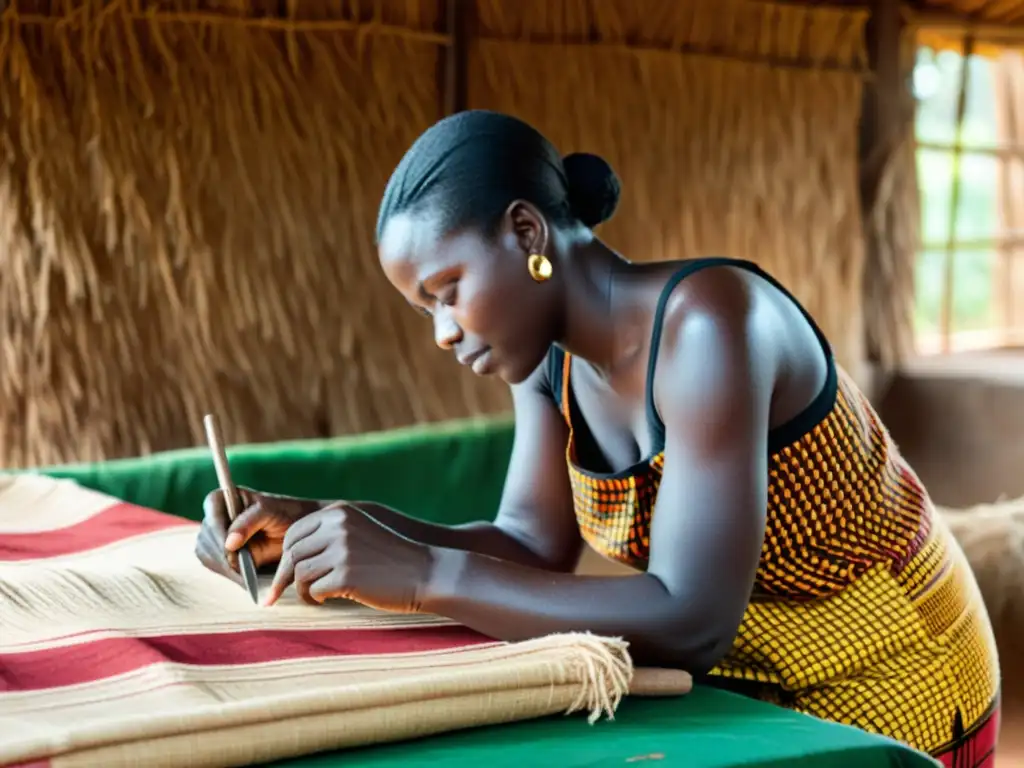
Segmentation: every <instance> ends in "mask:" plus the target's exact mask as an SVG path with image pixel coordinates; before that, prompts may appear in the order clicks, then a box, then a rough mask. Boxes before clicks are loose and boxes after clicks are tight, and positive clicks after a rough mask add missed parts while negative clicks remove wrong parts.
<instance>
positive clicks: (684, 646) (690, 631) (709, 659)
mask: <svg viewBox="0 0 1024 768" xmlns="http://www.w3.org/2000/svg"><path fill="white" fill-rule="evenodd" d="M693 626H694V625H692V624H690V625H688V626H687V627H680V626H679V625H678V623H675V624H669V625H666V626H664V627H661V628H659V629H657V630H655V631H654V632H651V633H649V634H647V636H646V637H644V638H642V639H640V638H638V640H639V642H634V643H633V645H634V646H635V650H634V661H636V662H637V663H638V664H642V665H644V666H659V667H667V668H670V669H682V670H684V671H686V672H689V673H690V674H691V675H694V676H700V675H705V674H707V673H708V672H710V671H711V670H712V669H714V668H715V667H716V666H718V663H719V662H720V661H721V660H722V659H723V658H725V656H726V654H728V653H729V651H730V650H731V649H732V646H733V641H734V639H735V636H736V630H735V629H733V630H731V631H730V630H722V631H718V630H704V631H701V630H696V631H695V630H694V628H693Z"/></svg>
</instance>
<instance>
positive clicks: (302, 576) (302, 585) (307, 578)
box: [295, 550, 337, 605]
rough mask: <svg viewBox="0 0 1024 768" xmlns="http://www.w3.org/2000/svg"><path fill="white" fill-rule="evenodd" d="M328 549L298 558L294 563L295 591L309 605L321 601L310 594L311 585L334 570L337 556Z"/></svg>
mask: <svg viewBox="0 0 1024 768" xmlns="http://www.w3.org/2000/svg"><path fill="white" fill-rule="evenodd" d="M333 554H334V553H332V552H331V551H330V550H326V551H324V552H321V553H320V554H319V555H315V556H313V557H309V558H307V559H305V560H300V561H298V562H297V563H296V565H295V592H296V594H298V596H299V599H300V600H302V602H304V603H307V604H309V605H317V604H318V603H321V602H323V601H322V600H317V599H316V598H314V597H313V596H312V595H311V594H310V587H311V585H312V584H313V583H314V582H316V581H318V580H320V581H323V578H324V577H326V576H327V575H328V574H330V573H331V572H332V571H333V570H334V566H335V564H336V563H335V561H336V560H337V557H336V556H334V557H332V555H333Z"/></svg>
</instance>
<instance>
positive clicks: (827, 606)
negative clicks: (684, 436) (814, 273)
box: [548, 259, 999, 766]
mask: <svg viewBox="0 0 1024 768" xmlns="http://www.w3.org/2000/svg"><path fill="white" fill-rule="evenodd" d="M717 265H729V266H735V267H740V268H744V269H749V270H751V271H754V272H755V273H757V274H759V275H761V276H762V277H764V278H765V279H767V280H769V281H770V282H771V283H772V284H773V285H775V286H776V287H777V288H779V289H780V290H782V291H783V292H784V293H786V291H785V289H784V288H782V286H780V285H779V284H778V283H777V282H776V281H774V280H773V279H772V278H771V277H770V276H768V275H767V274H765V273H764V272H762V271H761V270H760V269H758V268H757V267H756V266H755V265H753V264H751V263H749V262H743V261H736V260H725V259H704V260H699V261H695V262H690V263H688V264H687V265H686V266H685V267H684V268H683V269H681V270H680V271H679V272H678V273H677V274H676V275H675V276H674V277H673V278H672V279H671V280H670V281H669V283H668V284H667V285H666V287H665V290H664V292H663V294H662V301H661V302H659V309H658V312H657V313H656V316H655V332H654V335H655V338H654V340H653V343H652V345H651V349H652V350H656V349H657V348H658V344H657V341H658V336H660V327H661V315H662V314H663V312H664V305H665V301H666V300H667V297H668V295H669V294H670V293H671V291H672V288H673V287H674V286H675V285H676V284H678V282H679V281H680V280H682V279H683V278H685V277H686V276H687V275H689V274H692V273H693V272H695V271H697V270H698V269H701V268H705V267H708V266H717ZM787 295H789V294H788V293H787ZM790 298H792V297H791V296H790ZM794 301H795V299H794ZM798 306H799V304H798ZM801 309H802V308H801ZM804 314H805V317H807V319H808V321H809V322H810V323H811V325H812V327H813V328H814V330H815V332H816V333H817V334H818V336H819V339H820V340H821V342H822V346H823V349H824V350H825V352H826V356H827V359H828V364H829V375H828V383H827V384H826V386H825V388H824V390H823V391H822V392H821V394H820V395H819V397H818V398H817V399H816V400H815V402H814V403H812V404H811V406H810V407H809V408H808V409H807V411H806V412H804V413H803V414H801V415H800V416H799V417H797V418H796V419H794V420H793V421H792V422H790V423H788V424H786V425H784V426H782V427H780V428H778V429H774V430H772V432H771V433H770V435H769V440H768V446H767V450H768V451H769V454H770V459H769V470H768V471H769V488H768V509H767V527H766V532H765V538H764V543H763V545H762V547H761V558H760V563H759V565H758V569H757V577H756V581H755V585H754V590H753V594H752V595H751V600H750V603H749V606H748V608H747V610H746V613H745V615H744V617H743V622H742V624H741V626H740V628H739V632H738V634H737V636H736V639H735V642H734V644H733V647H732V651H731V652H730V653H729V654H728V655H727V656H726V657H725V658H724V659H722V661H721V662H720V663H719V664H718V666H717V667H716V668H715V669H714V670H713V671H712V672H711V675H713V676H715V677H718V678H720V679H721V678H727V679H730V680H733V681H745V683H747V684H749V687H750V688H751V689H752V690H754V691H756V695H758V696H759V697H761V698H764V699H765V700H768V701H771V702H773V703H776V704H779V705H782V706H785V707H788V708H791V709H795V710H799V711H801V712H805V713H808V714H811V715H815V716H817V717H820V718H823V719H826V720H832V721H837V722H840V723H846V724H850V725H854V726H857V727H860V728H861V729H864V730H867V731H872V732H875V733H879V734H883V735H886V736H890V737H892V738H895V739H897V740H899V741H902V742H904V743H907V744H909V745H911V746H913V747H916V748H918V749H920V750H922V751H925V752H928V753H930V754H932V755H936V756H939V757H940V759H941V760H942V761H943V762H947V764H949V765H953V764H954V763H953V762H952V761H953V760H954V757H955V760H956V765H969V766H982V765H988V764H989V763H990V761H991V760H993V759H994V758H993V757H992V755H993V752H994V746H995V731H996V730H997V728H998V702H999V671H998V663H997V656H996V649H995V642H994V639H993V635H992V630H991V627H990V625H989V620H988V616H987V614H986V612H985V608H984V606H983V604H982V601H981V597H980V594H979V592H978V588H977V585H976V583H975V581H974V577H973V574H972V572H971V570H970V567H969V566H968V564H967V562H966V560H965V558H964V555H963V553H962V552H961V550H960V548H959V546H958V545H957V543H956V541H955V540H954V539H953V538H952V536H951V535H950V533H949V531H948V530H947V528H946V526H945V525H944V524H943V522H942V519H941V518H940V517H939V516H938V515H936V513H935V510H934V508H933V506H932V503H931V501H930V500H929V498H928V495H927V493H926V492H925V490H924V488H923V487H922V485H921V483H920V481H919V480H918V478H917V476H916V475H915V474H914V472H913V471H912V470H911V468H910V467H909V466H908V465H907V463H906V462H905V461H904V459H903V458H902V457H901V456H900V454H899V452H898V450H897V448H896V446H895V445H894V443H893V441H892V440H891V438H890V437H889V434H888V432H887V431H886V429H885V427H884V426H883V425H882V424H881V422H880V421H879V419H878V417H877V415H876V414H875V412H874V410H873V409H872V407H871V406H870V404H869V403H868V402H867V400H866V398H865V397H864V396H863V395H862V394H861V393H860V391H859V390H858V388H857V387H856V386H855V385H854V384H853V383H852V381H850V380H849V378H848V377H847V376H846V375H845V373H844V372H843V371H842V370H841V369H840V368H839V367H838V366H837V365H836V364H835V362H834V360H833V359H832V354H831V351H830V348H829V346H828V342H827V341H826V340H825V339H824V336H823V335H822V334H821V332H820V330H819V329H818V328H817V326H816V325H815V324H814V321H813V320H812V319H811V318H810V316H809V315H807V313H806V312H805V313H804ZM548 365H549V368H548V370H549V377H550V378H551V385H552V387H551V389H552V395H553V397H554V398H555V400H556V402H557V403H558V405H559V407H560V409H561V411H562V413H563V416H564V417H565V420H566V422H567V423H568V425H569V428H570V438H569V445H568V447H567V460H568V463H569V475H570V480H571V483H572V488H573V495H574V503H575V510H576V517H577V521H578V523H579V527H580V530H581V532H582V535H583V538H584V539H585V540H586V541H587V542H588V543H589V544H590V545H591V546H592V547H593V548H594V549H596V550H597V551H598V552H600V553H601V554H603V555H605V556H606V557H608V558H610V559H612V560H616V561H619V562H622V563H625V564H627V565H630V566H633V567H635V568H638V569H641V570H643V569H644V568H646V566H647V559H648V551H649V535H650V526H651V517H652V514H653V512H654V505H655V500H656V499H657V494H658V485H659V483H660V480H661V476H662V472H663V465H664V456H663V453H662V451H661V450H660V449H659V450H657V451H656V452H655V454H654V455H653V456H651V457H650V458H649V459H648V460H646V461H644V462H641V463H640V464H638V465H636V466H634V467H630V468H628V469H627V470H624V471H622V472H616V473H611V472H595V471H592V469H587V468H584V466H582V464H584V463H588V462H586V461H580V459H579V453H580V451H579V450H578V449H579V448H580V443H583V442H585V441H588V440H592V438H591V437H590V433H589V430H588V429H587V427H586V424H585V423H583V420H582V419H581V418H580V417H579V414H578V411H577V410H576V405H575V398H574V397H573V394H572V381H571V374H572V360H571V357H570V355H568V354H567V353H564V352H562V351H561V350H560V349H558V348H553V349H552V352H551V354H550V356H549V360H548ZM650 371H651V373H650V374H649V379H650V378H653V371H654V361H652V363H651V365H650ZM651 384H652V382H651V381H648V396H647V397H648V414H649V417H650V421H651V429H652V432H653V433H654V437H655V441H656V444H657V445H660V446H664V425H663V424H662V423H661V420H660V418H658V416H657V413H656V410H655V409H654V406H653V399H652V397H651V391H650V389H651ZM591 453H593V452H592V451H591ZM589 463H590V464H591V466H592V465H593V464H594V463H598V464H599V463H600V462H589Z"/></svg>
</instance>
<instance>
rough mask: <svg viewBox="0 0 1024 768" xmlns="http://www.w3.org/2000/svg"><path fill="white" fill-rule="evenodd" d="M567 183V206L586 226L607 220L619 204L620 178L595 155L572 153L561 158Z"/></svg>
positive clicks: (592, 225)
mask: <svg viewBox="0 0 1024 768" xmlns="http://www.w3.org/2000/svg"><path fill="white" fill-rule="evenodd" d="M562 166H563V167H564V168H565V178H566V180H567V181H568V184H569V206H570V208H571V209H572V213H573V215H574V216H575V217H576V218H577V219H579V220H580V221H581V222H583V223H584V224H585V225H586V226H588V227H596V226H597V225H598V224H600V223H601V222H603V221H608V219H610V218H611V217H612V214H614V213H615V208H616V207H617V206H618V204H619V193H620V192H621V190H622V188H621V186H620V185H619V177H618V176H616V175H615V171H613V170H612V167H611V166H610V165H608V163H607V162H605V160H604V159H603V158H601V157H598V156H597V155H591V154H587V153H585V152H573V153H572V154H571V155H566V156H565V157H564V158H563V159H562Z"/></svg>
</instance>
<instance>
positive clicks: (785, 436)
mask: <svg viewBox="0 0 1024 768" xmlns="http://www.w3.org/2000/svg"><path fill="white" fill-rule="evenodd" d="M710 267H737V268H739V269H745V270H747V271H748V272H753V273H754V274H756V275H757V276H758V277H761V278H763V279H764V280H766V281H767V282H768V283H769V284H770V285H771V286H772V287H774V288H775V289H777V290H778V291H780V292H781V293H782V294H783V295H784V296H786V297H787V298H788V299H789V300H790V301H792V302H793V303H794V304H795V305H796V307H797V309H799V310H800V313H801V314H802V315H803V317H804V319H805V320H807V322H808V324H809V325H810V326H811V329H812V330H813V331H814V335H815V336H817V338H818V341H819V343H820V344H821V348H822V350H823V351H824V353H825V360H826V365H827V367H828V375H827V378H826V381H825V386H824V388H823V389H822V391H821V392H820V393H819V394H818V396H817V397H816V398H815V399H814V401H812V403H811V404H810V405H809V406H808V407H807V408H806V409H805V410H804V411H803V412H801V413H800V414H798V415H797V416H796V417H795V418H793V419H791V420H790V421H788V422H786V423H785V424H782V425H780V426H778V427H776V428H775V429H773V430H771V432H769V434H768V448H769V451H771V452H774V451H775V450H776V449H777V448H779V447H782V446H784V445H788V444H790V443H792V442H793V441H795V440H796V439H798V438H799V437H800V436H802V435H803V434H804V433H806V432H807V431H808V430H809V429H811V428H813V427H814V426H815V425H816V424H818V423H819V422H820V421H821V420H822V419H824V418H825V416H826V415H827V414H828V412H829V411H830V410H831V408H832V404H833V403H834V402H835V395H836V388H837V384H838V377H837V373H836V367H835V360H834V358H833V354H832V346H831V344H829V341H828V339H827V338H826V337H825V334H824V333H822V331H821V328H820V327H819V326H818V324H817V322H815V320H814V318H813V317H812V316H811V314H810V312H808V311H807V309H806V308H805V307H804V306H803V304H801V303H800V302H799V301H797V299H796V297H795V296H793V294H792V293H790V291H789V290H788V289H787V288H786V287H785V286H784V285H782V284H781V283H780V282H779V281H778V280H776V279H775V278H774V277H772V276H771V275H769V274H768V273H767V272H765V271H764V270H763V269H761V267H759V266H758V265H757V264H755V263H754V262H752V261H747V260H745V259H730V258H725V257H709V258H704V259H694V260H693V261H691V262H688V263H687V264H686V265H684V266H683V267H682V268H681V269H679V270H677V271H676V272H674V273H673V274H672V276H671V277H669V279H668V282H666V283H665V287H664V288H662V290H661V295H660V296H658V304H657V307H656V308H655V310H654V319H653V323H652V327H651V346H650V352H649V354H648V360H647V381H646V393H645V398H646V410H647V425H648V428H649V429H650V431H651V443H652V445H653V446H654V451H655V452H660V451H662V450H664V448H665V422H663V421H662V420H661V416H660V415H659V414H658V408H657V406H656V405H655V403H654V372H655V370H656V368H657V365H658V349H659V347H660V346H661V333H662V328H663V325H664V320H665V309H666V307H667V306H668V300H669V297H670V296H671V295H672V291H673V290H675V288H676V286H677V285H679V283H681V282H682V281H683V280H685V279H686V278H687V277H689V276H690V275H692V274H694V273H696V272H700V271H701V270H703V269H708V268H710Z"/></svg>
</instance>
